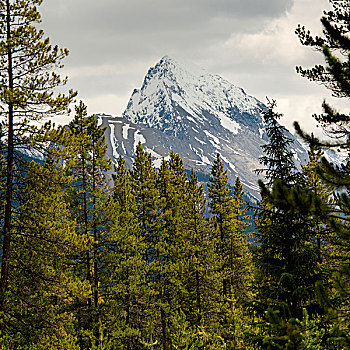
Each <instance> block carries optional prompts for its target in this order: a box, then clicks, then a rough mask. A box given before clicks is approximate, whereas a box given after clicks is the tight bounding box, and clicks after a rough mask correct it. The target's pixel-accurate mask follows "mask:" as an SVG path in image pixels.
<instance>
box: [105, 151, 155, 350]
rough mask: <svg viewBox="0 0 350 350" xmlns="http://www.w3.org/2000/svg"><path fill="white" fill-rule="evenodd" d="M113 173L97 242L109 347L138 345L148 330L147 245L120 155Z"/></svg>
mask: <svg viewBox="0 0 350 350" xmlns="http://www.w3.org/2000/svg"><path fill="white" fill-rule="evenodd" d="M113 175H114V176H113V180H114V188H113V198H109V199H108V200H106V201H105V203H104V207H105V215H106V218H108V224H107V230H106V232H105V236H104V237H102V239H101V242H102V244H101V246H100V249H101V252H102V254H101V257H100V260H99V266H100V269H101V272H100V278H99V286H100V288H101V294H102V295H103V298H102V301H101V311H102V312H101V315H102V318H101V321H102V322H101V326H102V327H103V329H104V334H105V335H104V342H108V344H109V345H110V346H111V347H112V348H120V349H127V350H131V349H139V348H140V346H141V341H142V338H143V335H144V333H145V332H146V331H148V322H147V319H145V317H144V315H145V314H146V313H147V311H148V310H147V308H148V295H147V292H148V288H147V286H146V285H145V277H146V276H147V272H148V271H147V269H148V265H147V264H146V263H145V261H144V260H143V257H144V251H145V249H146V247H145V242H144V238H143V237H142V236H141V230H140V225H139V223H138V220H137V216H136V215H135V212H136V208H135V207H136V203H135V199H134V196H133V195H132V193H131V183H130V174H129V173H128V171H127V170H126V168H125V161H124V159H123V158H122V157H121V156H120V157H119V159H118V164H117V167H116V173H115V174H113ZM101 345H102V344H101ZM101 345H100V346H101Z"/></svg>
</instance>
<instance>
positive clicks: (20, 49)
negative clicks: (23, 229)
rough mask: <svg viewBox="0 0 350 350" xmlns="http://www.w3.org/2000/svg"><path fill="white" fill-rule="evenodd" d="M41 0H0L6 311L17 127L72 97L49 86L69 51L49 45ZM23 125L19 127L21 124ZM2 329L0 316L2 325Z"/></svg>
mask: <svg viewBox="0 0 350 350" xmlns="http://www.w3.org/2000/svg"><path fill="white" fill-rule="evenodd" d="M41 2H42V0H24V1H22V0H21V1H20V0H5V1H1V2H0V28H1V30H0V66H1V69H0V79H1V82H2V83H1V87H0V104H1V109H0V110H1V112H0V113H1V117H2V118H4V119H5V120H6V129H7V132H6V138H5V141H4V142H5V144H7V150H6V164H7V165H6V167H7V169H6V188H5V211H4V219H3V228H2V249H1V279H0V310H1V311H2V313H4V312H6V310H5V303H6V291H7V284H8V276H9V267H10V260H9V257H10V250H11V232H12V207H13V204H14V193H13V191H14V183H15V182H16V179H15V170H14V150H15V147H18V143H20V142H21V140H20V138H19V136H20V134H19V135H17V132H18V130H21V129H22V130H23V128H24V129H26V123H27V122H26V121H27V120H28V119H32V120H33V119H38V118H40V117H43V116H50V115H51V116H52V115H55V114H57V113H60V112H63V111H65V110H66V109H67V107H68V105H69V103H70V102H71V101H72V99H73V98H74V96H75V93H74V92H72V91H70V92H69V94H68V95H67V96H64V95H61V94H59V95H56V96H55V95H54V94H53V89H54V88H55V87H57V86H60V85H64V84H65V83H66V79H63V80H62V79H61V78H60V76H59V75H58V74H57V73H55V72H53V71H52V70H53V69H54V68H56V67H60V66H61V63H60V62H61V60H62V58H64V57H65V56H66V55H67V54H68V51H67V50H66V49H65V50H60V49H59V48H58V47H57V46H54V47H52V46H51V45H50V44H49V39H47V38H44V33H43V31H42V30H38V29H37V28H36V27H35V24H36V23H38V22H40V14H39V12H38V11H37V7H36V6H37V5H40V4H41ZM20 126H21V127H20ZM4 328H5V324H4V320H3V316H2V321H1V329H2V330H3V329H4Z"/></svg>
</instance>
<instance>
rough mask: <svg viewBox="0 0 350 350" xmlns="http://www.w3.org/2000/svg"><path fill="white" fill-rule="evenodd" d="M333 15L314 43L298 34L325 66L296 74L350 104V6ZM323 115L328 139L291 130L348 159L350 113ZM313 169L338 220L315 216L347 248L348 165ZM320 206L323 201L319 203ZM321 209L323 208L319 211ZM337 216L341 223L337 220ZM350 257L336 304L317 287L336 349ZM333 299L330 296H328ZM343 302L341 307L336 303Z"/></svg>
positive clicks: (341, 337)
mask: <svg viewBox="0 0 350 350" xmlns="http://www.w3.org/2000/svg"><path fill="white" fill-rule="evenodd" d="M330 4H331V6H332V10H331V11H328V12H324V16H323V17H322V18H321V23H322V25H323V36H321V37H319V36H316V37H313V36H312V35H311V33H310V32H309V31H307V30H306V29H305V27H301V26H300V25H299V27H298V28H297V30H296V33H297V35H298V36H299V38H300V41H301V43H302V44H303V45H306V46H310V47H312V48H314V49H316V50H318V51H319V52H321V53H322V55H323V58H324V60H325V65H317V66H315V67H314V68H311V69H304V68H302V67H297V71H298V72H299V73H300V74H301V75H302V76H304V77H306V78H308V79H309V80H311V81H316V82H319V83H321V84H323V85H324V86H325V87H326V88H328V89H329V90H330V91H331V92H332V95H333V96H335V97H338V98H349V96H350V39H349V23H350V5H349V2H348V1H342V0H340V1H335V0H330ZM322 107H323V113H322V114H321V115H314V118H315V119H316V120H317V121H318V122H319V124H320V125H321V126H322V127H323V129H324V130H325V131H326V132H327V133H328V135H329V136H330V137H331V139H328V140H319V139H317V138H314V137H312V135H309V134H307V133H306V132H304V131H302V130H301V128H300V126H299V124H298V123H295V124H294V126H295V128H296V130H297V132H298V134H299V135H301V136H302V137H303V138H304V139H305V140H306V141H308V143H309V144H311V145H318V146H321V147H324V148H333V149H335V150H342V152H344V153H346V154H349V131H350V130H349V122H350V115H349V113H341V112H338V111H336V110H335V109H334V108H332V107H331V106H330V105H329V104H328V103H327V102H324V103H323V105H322ZM321 162H322V164H321V166H319V167H318V168H317V172H318V174H319V175H320V176H321V178H322V179H323V181H324V182H325V183H326V184H330V185H331V186H334V187H335V188H336V193H337V195H336V204H337V208H338V209H339V215H338V216H337V217H334V213H333V212H332V211H329V210H328V208H327V205H323V209H324V210H318V213H317V215H318V216H319V217H320V219H321V220H323V221H324V222H325V223H326V224H329V225H330V226H331V227H332V229H333V230H334V232H335V234H336V236H337V237H338V238H339V239H340V241H341V242H345V243H346V245H347V246H348V244H349V237H350V233H349V232H350V230H349V227H350V226H349V214H350V200H349V193H350V192H349V191H350V179H349V168H350V162H349V160H346V161H345V162H344V163H343V164H341V165H340V166H335V165H333V164H331V163H329V162H328V161H327V160H326V159H325V158H322V160H321ZM319 200H320V202H321V203H322V201H321V199H319ZM320 209H322V207H321V206H320ZM339 216H340V217H339ZM349 266H350V264H349V257H347V258H346V259H345V260H344V261H343V266H342V268H341V270H340V271H338V273H337V274H336V275H335V279H334V285H335V286H336V287H337V290H338V293H336V303H334V302H332V301H331V299H333V298H331V297H330V296H329V295H330V292H328V293H327V291H326V290H325V288H324V286H322V284H320V285H319V290H318V291H319V294H320V295H321V296H322V298H321V299H322V300H323V304H324V305H325V306H326V308H327V309H328V311H329V318H330V319H331V320H332V321H333V327H330V328H331V330H330V331H329V332H327V334H326V337H328V338H329V339H335V343H336V344H337V346H345V344H346V345H349V344H350V338H349V335H348V334H349V320H350V308H349V291H350V282H349V281H350V272H349V270H350V269H349ZM331 294H332V295H334V294H335V293H334V290H333V291H332V292H331ZM340 301H341V302H340Z"/></svg>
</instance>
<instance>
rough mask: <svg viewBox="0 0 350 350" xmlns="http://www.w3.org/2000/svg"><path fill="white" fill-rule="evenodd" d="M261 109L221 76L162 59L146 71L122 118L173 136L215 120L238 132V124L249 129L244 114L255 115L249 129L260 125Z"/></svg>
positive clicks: (259, 103)
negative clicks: (140, 85) (139, 87)
mask: <svg viewBox="0 0 350 350" xmlns="http://www.w3.org/2000/svg"><path fill="white" fill-rule="evenodd" d="M262 108H264V105H263V104H262V103H261V102H259V101H258V100H257V99H256V98H254V97H251V96H249V95H247V94H246V93H245V92H244V90H243V89H242V88H239V87H237V86H235V85H233V84H231V83H229V82H228V81H227V80H225V79H223V78H221V77H220V76H218V75H214V74H210V73H208V72H206V71H205V70H204V69H201V68H198V67H196V66H194V65H189V64H184V63H182V62H180V61H178V60H175V59H173V58H171V57H169V56H164V57H163V58H162V59H161V60H160V61H159V62H158V63H157V64H156V65H155V66H154V67H152V68H150V69H149V71H148V73H147V75H146V77H145V79H144V82H143V85H142V87H141V89H137V90H134V93H133V95H132V96H131V98H130V101H129V104H128V106H127V109H126V110H125V112H124V114H123V116H124V117H125V118H127V119H129V120H130V121H132V122H134V123H141V124H144V125H146V126H148V127H157V128H159V129H161V130H162V131H164V132H166V133H167V134H169V135H175V136H179V134H181V133H183V132H185V130H186V128H189V127H192V126H194V125H202V126H203V125H205V124H208V123H209V124H210V122H211V121H212V119H213V118H212V117H214V118H215V119H217V120H218V121H219V124H221V126H222V127H224V128H226V129H228V130H230V131H231V132H234V133H237V132H238V131H239V130H240V129H241V124H243V125H245V126H248V125H246V124H247V123H246V122H248V120H246V118H242V115H244V114H249V115H250V116H254V120H250V121H249V123H248V124H250V126H255V127H257V126H258V125H257V123H258V124H261V123H262V120H261V118H260V111H261V109H262ZM210 116H212V117H210ZM252 122H253V123H252ZM184 123H185V124H187V125H184Z"/></svg>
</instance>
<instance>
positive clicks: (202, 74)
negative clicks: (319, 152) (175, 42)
mask: <svg viewBox="0 0 350 350" xmlns="http://www.w3.org/2000/svg"><path fill="white" fill-rule="evenodd" d="M265 109H266V107H265V106H264V104H263V103H262V102H260V101H258V100H257V99H256V98H254V97H252V96H249V95H247V94H246V93H245V92H244V90H243V89H241V88H239V87H236V86H234V85H233V84H231V83H230V82H228V81H227V80H225V79H223V78H221V77H220V76H218V75H214V74H210V73H207V72H206V71H204V70H201V69H198V68H196V67H190V66H188V65H185V64H182V63H179V62H178V61H176V60H174V59H172V58H170V57H167V56H165V57H163V58H162V59H161V60H160V62H158V63H157V64H156V65H155V66H154V67H152V68H150V69H149V71H148V73H147V74H146V76H145V79H144V82H143V84H142V87H141V88H140V89H135V90H134V92H133V94H132V96H131V98H130V100H129V103H128V106H127V108H126V110H125V111H124V113H123V116H122V117H111V116H106V115H100V116H99V121H100V124H102V125H103V126H106V127H107V130H106V140H107V144H108V156H109V157H111V159H112V160H113V161H116V160H117V158H118V156H119V155H122V156H123V157H124V158H125V159H126V162H127V164H128V165H131V164H132V161H133V158H134V150H135V147H136V144H137V143H138V142H141V143H142V144H143V146H144V148H145V149H146V150H147V151H148V152H150V153H151V154H152V156H153V159H154V162H155V165H156V166H158V165H159V164H160V162H161V159H162V158H163V157H167V156H168V155H169V152H170V150H173V151H174V152H176V153H179V154H180V156H181V157H182V159H183V161H184V164H185V167H186V169H191V168H194V169H195V170H196V171H197V172H200V173H203V174H209V173H210V168H211V164H212V162H213V160H214V158H215V157H216V154H217V153H220V155H221V158H222V160H223V161H224V163H225V165H226V168H227V171H228V176H229V179H230V182H231V184H233V183H234V181H235V179H236V177H237V176H239V177H240V178H241V181H242V183H243V185H244V187H245V190H246V191H247V192H249V193H250V194H251V195H252V196H254V197H258V196H259V191H258V186H257V176H256V174H255V173H254V170H255V169H257V168H259V167H260V165H259V161H258V159H259V157H260V156H261V155H262V152H261V148H260V146H261V145H262V144H264V143H265V142H266V140H267V136H266V132H265V129H264V122H263V119H262V112H263V111H264V110H265ZM288 136H289V137H291V138H294V137H293V136H292V135H291V134H290V133H288ZM292 149H293V152H294V154H295V159H296V162H297V163H300V162H301V161H303V160H304V159H305V158H306V157H307V156H306V152H305V149H304V148H303V147H302V145H301V144H300V143H299V142H298V141H297V140H295V143H294V145H293V148H292Z"/></svg>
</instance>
